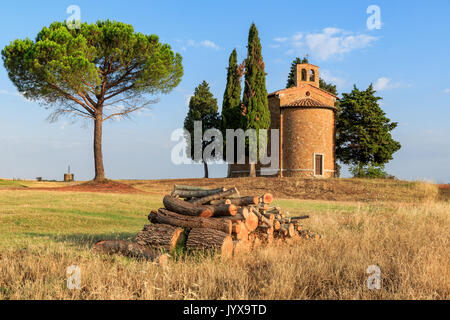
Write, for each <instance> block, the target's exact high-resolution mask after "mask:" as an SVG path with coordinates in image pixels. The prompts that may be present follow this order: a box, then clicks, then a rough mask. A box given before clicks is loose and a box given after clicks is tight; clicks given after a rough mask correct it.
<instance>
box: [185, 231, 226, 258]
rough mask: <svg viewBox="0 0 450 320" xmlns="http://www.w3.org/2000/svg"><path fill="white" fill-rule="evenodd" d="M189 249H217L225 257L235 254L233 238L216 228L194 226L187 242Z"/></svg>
mask: <svg viewBox="0 0 450 320" xmlns="http://www.w3.org/2000/svg"><path fill="white" fill-rule="evenodd" d="M186 248H187V249H188V250H217V251H219V252H220V255H221V256H222V257H223V258H230V257H231V256H232V255H233V239H232V238H231V236H230V235H229V234H226V233H225V232H221V231H218V230H214V229H204V228H194V229H192V230H191V231H190V232H189V235H188V239H187V242H186Z"/></svg>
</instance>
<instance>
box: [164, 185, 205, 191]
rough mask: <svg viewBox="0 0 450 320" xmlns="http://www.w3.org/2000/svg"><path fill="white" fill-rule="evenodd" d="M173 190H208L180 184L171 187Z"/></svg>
mask: <svg viewBox="0 0 450 320" xmlns="http://www.w3.org/2000/svg"><path fill="white" fill-rule="evenodd" d="M173 190H190V191H199V190H210V189H208V188H205V187H198V186H187V185H182V184H176V185H175V186H174V187H173Z"/></svg>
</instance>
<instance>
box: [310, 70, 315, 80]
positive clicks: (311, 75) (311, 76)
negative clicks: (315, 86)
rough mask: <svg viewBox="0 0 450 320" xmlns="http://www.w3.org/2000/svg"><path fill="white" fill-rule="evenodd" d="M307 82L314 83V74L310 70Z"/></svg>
mask: <svg viewBox="0 0 450 320" xmlns="http://www.w3.org/2000/svg"><path fill="white" fill-rule="evenodd" d="M309 81H311V82H314V81H316V73H315V72H314V70H312V69H311V70H309Z"/></svg>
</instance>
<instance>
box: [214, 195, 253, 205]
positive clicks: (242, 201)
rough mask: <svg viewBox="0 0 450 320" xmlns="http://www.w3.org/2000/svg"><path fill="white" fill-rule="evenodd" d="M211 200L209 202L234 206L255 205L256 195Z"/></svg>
mask: <svg viewBox="0 0 450 320" xmlns="http://www.w3.org/2000/svg"><path fill="white" fill-rule="evenodd" d="M213 201H214V202H212V201H211V204H227V203H230V204H234V205H235V206H251V205H257V204H258V197H257V196H253V197H240V198H235V199H221V200H213Z"/></svg>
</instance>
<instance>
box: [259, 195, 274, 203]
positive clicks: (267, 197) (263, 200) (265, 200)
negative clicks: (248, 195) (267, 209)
mask: <svg viewBox="0 0 450 320" xmlns="http://www.w3.org/2000/svg"><path fill="white" fill-rule="evenodd" d="M272 201H273V195H272V194H270V193H265V194H263V195H262V196H261V198H260V202H261V203H267V204H270V203H272Z"/></svg>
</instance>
